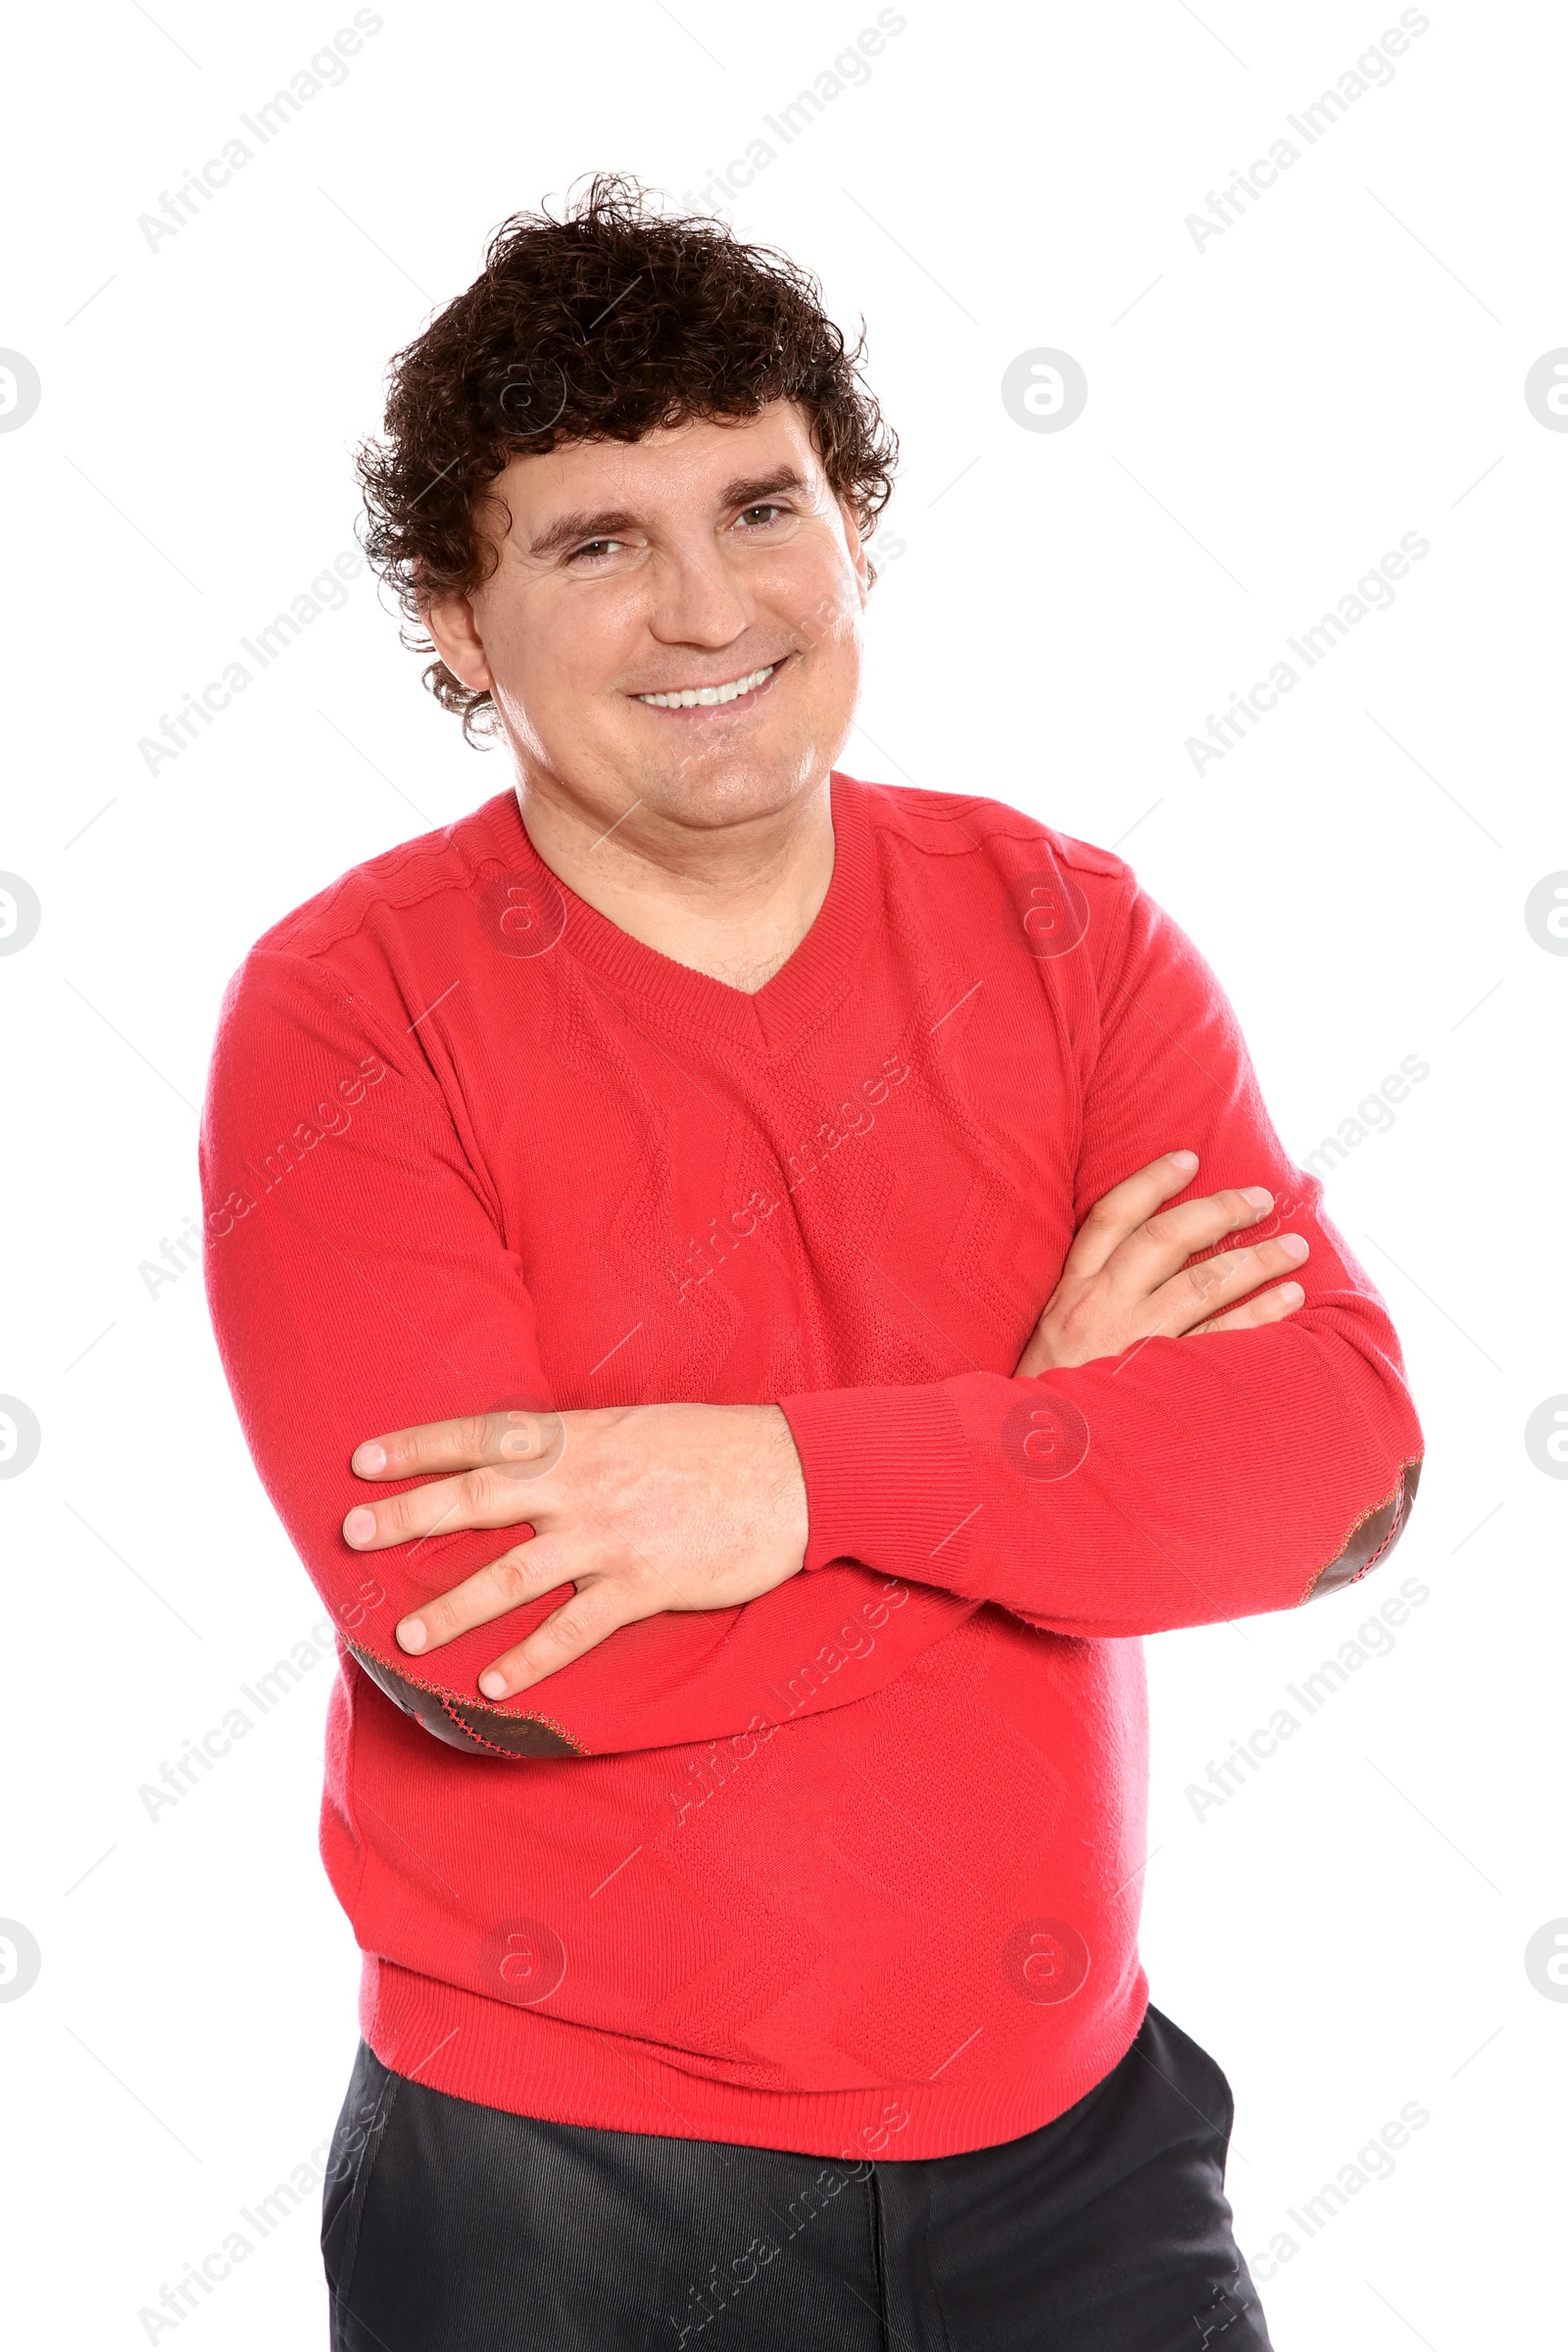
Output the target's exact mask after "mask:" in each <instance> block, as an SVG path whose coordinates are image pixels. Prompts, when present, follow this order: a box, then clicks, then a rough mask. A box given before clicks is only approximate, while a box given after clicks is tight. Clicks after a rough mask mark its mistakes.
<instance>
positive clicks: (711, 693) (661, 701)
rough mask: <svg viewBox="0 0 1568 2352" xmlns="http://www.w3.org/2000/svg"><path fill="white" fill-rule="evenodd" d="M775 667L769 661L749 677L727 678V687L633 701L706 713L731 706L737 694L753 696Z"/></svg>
mask: <svg viewBox="0 0 1568 2352" xmlns="http://www.w3.org/2000/svg"><path fill="white" fill-rule="evenodd" d="M777 667H778V663H777V662H769V663H768V665H767V667H766V668H765V669H754V670H753V671H752V672H751V674H750V676H749V677H744V678H731V680H730V682H729V684H728V685H727V686H683V687H682V688H681V689H680V692H679V693H678V694H639V695H638V696H637V697H636V698H635V699H636V700H637V701H638V702H639V703H648V704H650V705H651V706H652V708H653V709H654V710H656V711H694V710H696V709H698V708H699V707H701V708H702V709H704V710H710V709H711V708H712V706H713V705H714V704H715V703H733V702H734V701H735V700H736V699H737V697H738V696H740V695H743V694H755V693H756V691H757V689H758V687H759V686H765V685H766V683H767V681H768V679H769V678H770V677H771V676H772V675H773V672H774V670H775V669H777Z"/></svg>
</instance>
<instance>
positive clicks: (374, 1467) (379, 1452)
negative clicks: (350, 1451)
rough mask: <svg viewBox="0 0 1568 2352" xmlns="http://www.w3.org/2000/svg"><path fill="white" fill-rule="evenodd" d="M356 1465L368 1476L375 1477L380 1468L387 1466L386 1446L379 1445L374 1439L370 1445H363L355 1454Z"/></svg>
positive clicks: (356, 1467)
mask: <svg viewBox="0 0 1568 2352" xmlns="http://www.w3.org/2000/svg"><path fill="white" fill-rule="evenodd" d="M354 1467H355V1469H356V1470H359V1471H361V1472H363V1474H364V1475H365V1476H366V1477H367V1478H373V1477H374V1476H375V1474H376V1472H377V1471H378V1470H384V1469H385V1468H386V1447H385V1446H377V1445H376V1444H375V1443H374V1442H373V1440H372V1442H371V1443H370V1444H369V1445H368V1446H361V1447H360V1450H359V1452H358V1453H357V1454H356V1455H355V1456H354Z"/></svg>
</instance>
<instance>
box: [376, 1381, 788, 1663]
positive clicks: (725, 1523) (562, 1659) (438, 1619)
mask: <svg viewBox="0 0 1568 2352" xmlns="http://www.w3.org/2000/svg"><path fill="white" fill-rule="evenodd" d="M352 1466H353V1468H354V1471H355V1473H356V1475H357V1476H359V1477H360V1478H417V1477H419V1476H421V1475H422V1474H424V1473H425V1472H427V1471H438V1472H445V1473H448V1474H449V1475H447V1476H443V1477H439V1478H437V1479H436V1481H435V1483H434V1484H433V1485H430V1486H425V1487H413V1488H411V1489H410V1490H409V1492H408V1493H407V1494H405V1495H389V1496H388V1497H387V1499H386V1500H385V1501H384V1502H377V1503H374V1504H365V1503H362V1504H358V1505H356V1507H355V1508H354V1509H353V1510H352V1511H350V1512H349V1514H348V1516H347V1518H346V1519H345V1520H344V1522H343V1536H344V1540H345V1542H346V1543H349V1544H352V1545H353V1546H354V1548H355V1550H356V1551H378V1550H384V1549H385V1548H386V1546H387V1545H388V1544H407V1543H409V1542H411V1541H417V1539H419V1538H420V1537H423V1536H429V1535H435V1534H441V1535H449V1534H451V1533H452V1532H453V1531H454V1530H455V1529H458V1528H466V1527H518V1526H521V1525H523V1524H524V1523H526V1524H527V1525H528V1526H530V1527H532V1528H533V1529H534V1530H535V1531H536V1532H535V1534H534V1536H533V1538H532V1540H531V1541H528V1540H524V1541H523V1542H522V1543H520V1544H515V1545H514V1546H513V1548H512V1549H511V1550H510V1551H505V1552H503V1553H502V1555H501V1557H500V1558H499V1559H497V1560H492V1561H491V1562H490V1565H489V1566H488V1567H487V1568H480V1569H478V1570H477V1571H476V1572H475V1573H474V1574H473V1575H472V1576H470V1577H468V1578H467V1579H466V1582H465V1583H463V1584H461V1585H458V1586H455V1587H454V1589H453V1590H452V1591H451V1592H450V1593H442V1594H441V1596H440V1597H439V1598H438V1599H436V1600H432V1601H428V1602H426V1603H425V1604H424V1605H423V1606H422V1607H421V1608H419V1609H418V1610H417V1611H416V1612H415V1614H414V1615H412V1616H410V1617H405V1618H404V1620H403V1622H402V1623H401V1624H400V1625H399V1627H398V1629H397V1638H398V1642H399V1643H400V1645H401V1646H402V1647H403V1648H404V1649H406V1650H411V1651H414V1652H416V1653H417V1654H421V1655H422V1654H423V1652H424V1651H426V1650H430V1649H439V1647H440V1646H441V1644H442V1642H450V1641H451V1640H452V1639H453V1636H454V1635H456V1634H462V1633H466V1632H467V1631H468V1629H469V1628H470V1627H471V1626H475V1625H487V1624H488V1623H489V1622H490V1620H491V1619H492V1618H494V1617H500V1616H504V1615H505V1613H506V1612H507V1610H509V1609H515V1608H516V1607H517V1606H518V1605H519V1603H520V1602H522V1601H526V1600H537V1599H538V1598H539V1596H540V1595H541V1594H542V1593H553V1592H554V1591H555V1590H556V1589H557V1587H558V1586H561V1585H568V1584H569V1585H574V1586H575V1587H576V1591H575V1593H573V1594H572V1596H571V1598H570V1599H569V1600H565V1601H564V1602H563V1603H562V1605H561V1607H560V1608H559V1609H556V1610H554V1611H553V1612H552V1613H551V1615H550V1616H548V1617H547V1618H545V1620H544V1622H543V1623H542V1624H541V1625H537V1626H536V1627H535V1628H534V1630H533V1632H532V1633H531V1634H530V1635H529V1636H528V1638H527V1640H526V1641H524V1642H518V1643H517V1644H516V1646H515V1648H512V1649H509V1650H507V1651H505V1652H504V1654H503V1655H502V1656H500V1657H499V1658H497V1659H496V1661H495V1663H494V1664H493V1665H492V1666H488V1667H486V1669H485V1671H484V1673H483V1674H481V1675H480V1677H479V1689H480V1690H481V1691H483V1693H484V1695H485V1697H486V1698H489V1699H502V1698H510V1697H511V1696H512V1694H513V1693H514V1691H526V1690H527V1689H528V1688H529V1687H530V1685H532V1684H534V1683H538V1682H542V1681H543V1680H544V1678H545V1676H546V1675H548V1674H554V1673H555V1672H556V1670H557V1668H558V1667H561V1666H565V1665H567V1664H569V1663H570V1661H571V1660H572V1659H573V1658H578V1657H581V1656H582V1654H583V1652H584V1651H585V1650H589V1649H592V1648H593V1647H594V1646H595V1644H596V1643H597V1642H602V1641H603V1640H604V1639H605V1636H606V1635H607V1634H611V1633H613V1632H614V1630H615V1628H616V1627H617V1626H620V1625H631V1624H633V1623H634V1622H635V1621H636V1620H637V1619H638V1618H639V1617H653V1616H657V1615H658V1614H659V1612H660V1611H661V1610H662V1609H727V1608H733V1607H734V1606H735V1605H736V1604H737V1603H738V1602H741V1601H747V1600H755V1599H757V1597H758V1595H759V1594H760V1593H770V1592H771V1591H772V1590H773V1587H774V1586H775V1585H782V1584H783V1583H784V1582H785V1581H786V1579H787V1578H789V1577H792V1576H794V1575H795V1573H796V1571H797V1570H798V1569H799V1568H800V1567H801V1565H802V1562H803V1561H804V1559H805V1556H806V1541H807V1532H808V1531H807V1511H806V1481H805V1479H804V1478H803V1476H802V1474H801V1463H800V1456H799V1455H798V1454H797V1453H796V1450H795V1441H794V1439H793V1438H792V1437H791V1436H790V1429H789V1423H788V1422H787V1421H786V1420H785V1418H784V1416H783V1414H782V1413H781V1412H780V1411H779V1409H778V1407H777V1405H774V1404H638V1405H628V1406H623V1407H618V1408H612V1409H610V1410H606V1411H602V1412H572V1413H528V1412H496V1413H480V1414H477V1415H474V1416H472V1417H470V1418H467V1419H464V1420H458V1421H434V1422H430V1423H428V1424H426V1425H425V1426H424V1427H423V1428H420V1429H402V1430H397V1431H395V1432H394V1433H393V1435H392V1436H390V1437H384V1438H372V1439H369V1440H368V1442H367V1443H366V1444H365V1445H363V1446H359V1447H357V1448H356V1450H355V1453H354V1456H353V1465H352Z"/></svg>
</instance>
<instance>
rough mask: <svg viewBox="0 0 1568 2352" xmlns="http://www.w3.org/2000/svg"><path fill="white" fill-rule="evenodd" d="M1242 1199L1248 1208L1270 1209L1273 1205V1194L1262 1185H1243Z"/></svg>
mask: <svg viewBox="0 0 1568 2352" xmlns="http://www.w3.org/2000/svg"><path fill="white" fill-rule="evenodd" d="M1242 1199H1243V1200H1244V1201H1246V1202H1247V1205H1248V1207H1249V1208H1271V1207H1272V1206H1273V1204H1274V1196H1273V1194H1272V1193H1271V1192H1270V1191H1269V1189H1268V1187H1267V1186H1266V1185H1262V1184H1249V1185H1244V1186H1243V1188H1242Z"/></svg>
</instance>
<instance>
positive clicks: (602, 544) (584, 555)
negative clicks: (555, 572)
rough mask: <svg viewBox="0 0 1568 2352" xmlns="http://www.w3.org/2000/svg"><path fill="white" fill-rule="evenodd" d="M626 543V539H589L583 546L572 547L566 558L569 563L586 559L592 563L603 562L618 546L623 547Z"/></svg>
mask: <svg viewBox="0 0 1568 2352" xmlns="http://www.w3.org/2000/svg"><path fill="white" fill-rule="evenodd" d="M625 544H626V542H625V540H624V539H588V540H585V541H584V543H583V545H582V546H581V547H574V548H573V549H572V551H571V553H570V555H569V556H568V557H567V558H566V562H567V563H568V564H580V563H582V562H583V561H584V560H585V559H586V560H587V561H588V562H589V563H591V564H602V563H604V562H605V561H606V559H607V558H608V557H609V556H611V555H612V554H613V553H614V551H615V550H616V549H617V548H622V547H624V546H625Z"/></svg>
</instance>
